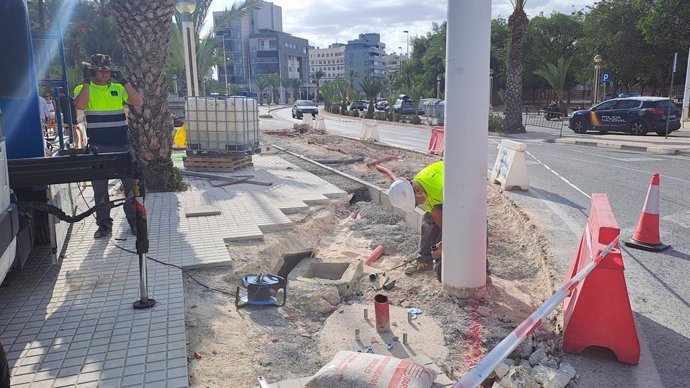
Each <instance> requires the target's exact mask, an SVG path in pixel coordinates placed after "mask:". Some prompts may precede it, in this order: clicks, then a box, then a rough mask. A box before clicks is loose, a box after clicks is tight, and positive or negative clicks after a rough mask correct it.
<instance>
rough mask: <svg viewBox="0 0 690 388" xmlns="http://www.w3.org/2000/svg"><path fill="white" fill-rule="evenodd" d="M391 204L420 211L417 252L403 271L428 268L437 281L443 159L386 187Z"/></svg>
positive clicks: (408, 209) (439, 251) (438, 272)
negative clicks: (422, 211)
mask: <svg viewBox="0 0 690 388" xmlns="http://www.w3.org/2000/svg"><path fill="white" fill-rule="evenodd" d="M389 197H390V201H391V205H393V206H395V207H397V208H399V209H401V210H404V211H405V212H411V211H414V209H415V207H417V206H420V207H421V208H422V209H423V210H424V211H425V213H424V218H423V220H422V230H421V239H420V240H421V241H420V243H419V256H417V258H416V259H414V260H413V261H411V262H410V263H409V264H408V265H407V267H405V274H407V275H412V274H413V273H415V272H418V271H423V270H430V269H432V267H433V268H434V270H435V272H436V278H437V279H438V281H441V230H442V228H443V162H436V163H433V164H431V165H429V166H427V167H425V168H424V169H423V170H422V171H420V172H419V173H418V174H417V175H415V177H414V178H413V179H412V180H408V179H402V178H401V179H398V180H396V181H395V182H393V184H392V185H391V187H390V189H389Z"/></svg>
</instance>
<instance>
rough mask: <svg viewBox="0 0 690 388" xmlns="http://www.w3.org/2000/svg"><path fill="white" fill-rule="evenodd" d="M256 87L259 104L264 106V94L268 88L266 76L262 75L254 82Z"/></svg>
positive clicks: (267, 77)
mask: <svg viewBox="0 0 690 388" xmlns="http://www.w3.org/2000/svg"><path fill="white" fill-rule="evenodd" d="M256 86H257V87H258V88H259V104H260V105H263V104H264V93H265V92H266V88H268V87H269V86H270V83H269V76H268V74H262V75H261V76H260V77H259V78H258V79H257V80H256Z"/></svg>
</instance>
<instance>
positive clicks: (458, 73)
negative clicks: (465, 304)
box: [441, 0, 491, 296]
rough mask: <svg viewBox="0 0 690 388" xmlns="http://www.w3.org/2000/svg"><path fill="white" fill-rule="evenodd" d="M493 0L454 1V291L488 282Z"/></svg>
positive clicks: (450, 163)
mask: <svg viewBox="0 0 690 388" xmlns="http://www.w3.org/2000/svg"><path fill="white" fill-rule="evenodd" d="M490 47H491V2H490V1H486V0H464V1H456V0H448V34H447V41H446V85H445V86H446V87H445V91H446V93H445V94H446V113H445V117H446V124H445V128H446V131H445V148H444V163H445V166H444V167H445V168H444V177H443V179H444V189H443V190H444V191H443V198H444V199H443V220H444V222H443V271H442V274H441V279H442V283H443V286H444V288H446V289H447V290H448V291H449V292H450V293H454V294H456V295H460V296H468V292H470V293H471V291H472V290H476V289H478V288H482V287H484V286H485V285H486V182H487V181H486V177H487V159H486V146H487V142H488V122H487V117H489V104H488V101H489V83H488V82H486V80H487V79H489V66H490V64H489V55H490Z"/></svg>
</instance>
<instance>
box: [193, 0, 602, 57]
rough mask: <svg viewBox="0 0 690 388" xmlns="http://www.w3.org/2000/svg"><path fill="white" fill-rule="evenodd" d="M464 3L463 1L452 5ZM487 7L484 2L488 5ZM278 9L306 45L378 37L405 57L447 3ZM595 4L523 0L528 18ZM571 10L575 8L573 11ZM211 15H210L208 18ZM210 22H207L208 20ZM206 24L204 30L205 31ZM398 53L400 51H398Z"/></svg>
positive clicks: (361, 0)
mask: <svg viewBox="0 0 690 388" xmlns="http://www.w3.org/2000/svg"><path fill="white" fill-rule="evenodd" d="M452 1H464V0H452ZM487 1H489V0H487ZM271 2H272V3H274V4H276V5H279V6H280V7H282V9H283V31H284V32H287V33H289V34H292V35H294V36H297V37H300V38H304V39H307V40H309V44H310V45H312V46H315V47H320V48H324V47H328V45H329V44H331V43H335V42H340V43H347V41H348V40H353V39H357V37H358V36H359V34H361V33H366V32H377V33H379V34H381V41H382V42H383V43H385V44H386V52H389V53H390V52H394V51H395V52H402V53H406V52H407V50H408V48H407V35H408V34H405V33H403V31H409V38H410V39H411V38H413V37H414V36H420V35H426V33H427V32H430V31H431V26H432V23H433V22H436V23H439V24H440V23H441V22H443V21H444V20H446V6H447V2H446V0H354V1H350V0H273V1H271ZM594 2H595V0H527V2H526V5H525V12H526V13H527V15H528V16H529V17H532V16H535V15H538V14H539V13H540V12H544V14H545V15H549V14H551V13H552V12H562V13H570V12H572V11H575V10H579V9H582V8H585V7H586V6H588V5H591V4H593V3H594ZM233 3H234V0H214V1H213V3H212V5H211V11H222V10H223V9H225V8H229V7H230V6H231V5H232V4H233ZM575 4H576V5H575ZM512 9H513V6H512V5H511V3H510V0H493V1H492V6H491V17H492V18H496V17H502V18H506V19H507V18H508V16H510V13H511V12H512ZM210 15H211V12H209V18H210ZM207 20H209V19H207ZM210 23H211V22H210V21H208V22H207V24H208V25H209V26H207V27H210ZM400 47H401V48H402V49H401V50H400V49H399V48H400Z"/></svg>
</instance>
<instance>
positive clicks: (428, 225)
mask: <svg viewBox="0 0 690 388" xmlns="http://www.w3.org/2000/svg"><path fill="white" fill-rule="evenodd" d="M437 206H443V205H437ZM439 242H441V228H439V227H438V225H436V223H434V219H433V217H431V212H426V213H424V217H423V218H422V230H421V238H420V242H419V258H418V259H417V260H418V261H422V262H424V263H426V264H431V263H432V261H433V259H432V258H431V247H432V246H433V245H434V244H438V243H439Z"/></svg>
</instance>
